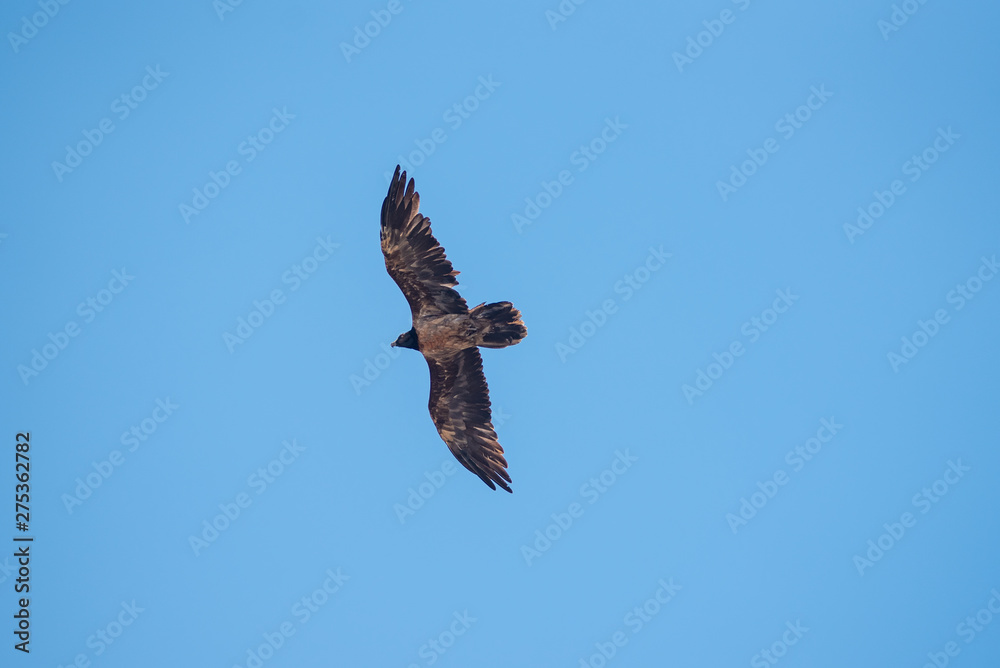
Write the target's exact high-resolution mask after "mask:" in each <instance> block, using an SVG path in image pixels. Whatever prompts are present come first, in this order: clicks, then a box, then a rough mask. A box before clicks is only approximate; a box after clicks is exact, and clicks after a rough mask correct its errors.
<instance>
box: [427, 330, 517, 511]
mask: <svg viewBox="0 0 1000 668" xmlns="http://www.w3.org/2000/svg"><path fill="white" fill-rule="evenodd" d="M425 358H426V359H427V366H429V367H430V370H431V396H430V401H429V402H428V408H429V409H430V412H431V419H432V420H434V425H435V426H436V427H437V430H438V433H439V434H440V435H441V438H442V439H443V440H444V442H445V443H447V444H448V449H449V450H451V453H452V454H453V455H455V458H456V459H457V460H458V461H460V462H461V463H462V466H464V467H465V468H467V469H469V470H470V471H472V472H473V473H475V474H476V475H477V476H479V477H480V478H481V479H482V481H483V482H485V483H486V484H487V485H489V487H490V489H496V486H497V485H499V486H500V488H501V489H503V490H506V491H508V492H510V491H512V490H511V488H510V486H509V485H508V483H510V482H511V479H510V476H509V475H508V474H507V470H506V469H507V460H506V459H504V456H503V448H502V447H501V446H500V443H499V441H498V440H497V433H496V431H495V430H494V429H493V422H492V420H493V415H492V413H491V411H490V390H489V387H487V385H486V376H484V375H483V358H482V357H481V356H480V354H479V349H478V348H466V349H465V350H460V351H457V352H453V353H448V354H447V355H442V356H434V357H428V356H426V355H425Z"/></svg>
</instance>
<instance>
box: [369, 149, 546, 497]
mask: <svg viewBox="0 0 1000 668" xmlns="http://www.w3.org/2000/svg"><path fill="white" fill-rule="evenodd" d="M419 209H420V195H419V194H417V192H416V190H415V189H414V185H413V179H410V182H409V184H407V182H406V172H403V173H402V174H400V173H399V165H396V172H395V174H393V177H392V183H391V184H390V185H389V194H388V195H386V197H385V201H383V202H382V253H383V254H384V255H385V268H386V269H387V270H388V272H389V275H390V276H391V277H392V280H394V281H396V284H397V285H398V286H399V289H400V290H402V291H403V296H405V297H406V301H407V302H409V304H410V312H411V314H412V316H413V326H412V327H411V328H410V331H408V332H404V333H402V334H400V335H399V337H398V338H397V339H396V340H395V341H394V342H393V343H392V344H391V345H392V346H394V347H396V346H398V347H401V348H412V349H413V350H419V351H420V352H421V353H422V354H423V356H424V359H426V360H427V366H428V367H430V371H431V396H430V401H428V404H427V407H428V409H430V413H431V419H432V420H433V421H434V426H435V427H437V430H438V434H440V435H441V438H442V440H444V442H445V443H446V444H447V445H448V449H449V450H451V453H452V454H453V455H455V458H456V459H458V461H460V462H461V463H462V465H463V466H464V467H465V468H467V469H469V470H470V471H472V472H473V473H475V474H476V475H477V476H479V477H480V478H481V479H482V481H483V482H485V483H486V484H487V485H489V487H490V489H496V486H497V485H499V486H500V488H501V489H504V490H506V491H508V492H510V491H511V489H510V485H509V484H508V483H510V482H511V480H510V475H508V474H507V460H506V459H504V456H503V448H502V447H500V443H499V442H498V441H497V433H496V431H495V430H494V429H493V423H492V414H491V412H490V391H489V388H488V387H487V386H486V377H485V376H484V375H483V360H482V357H480V355H479V346H483V347H484V348H505V347H507V346H512V345H514V344H516V343H518V342H520V341H521V339H523V338H524V337H525V336H526V335H527V333H528V330H527V329H526V328H525V326H524V323H522V322H521V314H520V312H519V311H518V310H517V309H515V308H514V306H513V304H511V303H510V302H496V303H493V304H486V303H483V304H480V305H479V306H476V307H474V308H472V309H471V310H470V309H469V307H468V305H466V303H465V300H464V299H463V298H462V296H461V295H459V294H458V292H457V291H456V290H455V288H454V287H453V286H455V285H457V284H458V280H457V279H456V278H455V276H456V274H458V272H457V271H455V270H454V269H453V268H452V266H451V262H449V261H448V259H447V258H446V257H445V254H444V249H443V248H442V247H441V244H439V243H438V241H437V239H435V238H434V235H433V234H431V221H430V219H428V218H426V217H424V216H423V215H421V214H420V211H419Z"/></svg>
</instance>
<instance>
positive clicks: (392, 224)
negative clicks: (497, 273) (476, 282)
mask: <svg viewBox="0 0 1000 668" xmlns="http://www.w3.org/2000/svg"><path fill="white" fill-rule="evenodd" d="M382 253H383V254H384V255H385V268H386V270H388V272H389V275H390V276H392V280H394V281H396V285H398V286H399V289H400V290H402V291H403V295H404V296H405V297H406V301H407V302H408V303H409V304H410V312H411V313H412V315H413V319H414V321H415V320H416V319H417V318H418V317H421V316H427V315H443V314H446V313H466V312H468V310H469V307H468V305H467V304H466V303H465V300H464V299H463V298H462V296H461V295H459V294H458V292H457V291H456V290H455V289H454V288H453V287H452V286H454V285H458V279H456V278H455V276H456V275H457V274H458V272H457V271H455V269H454V268H453V267H452V266H451V262H449V261H448V258H447V257H446V256H445V254H444V248H442V247H441V244H439V243H438V240H437V239H435V238H434V235H433V234H431V221H430V219H429V218H426V217H425V216H423V215H421V214H420V195H419V193H417V192H416V190H415V189H414V183H413V179H410V182H409V184H407V183H406V172H403V173H402V174H400V172H399V165H396V172H395V174H393V177H392V183H391V184H390V185H389V193H388V194H387V195H386V197H385V200H384V201H383V202H382Z"/></svg>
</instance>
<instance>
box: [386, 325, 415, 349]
mask: <svg viewBox="0 0 1000 668" xmlns="http://www.w3.org/2000/svg"><path fill="white" fill-rule="evenodd" d="M389 345H391V346H392V347H393V348H412V349H413V350H419V348H418V347H417V332H416V330H415V329H413V328H412V327H411V328H410V331H408V332H403V333H402V334H400V335H399V336H398V337H396V340H395V341H393V342H392V343H390V344H389Z"/></svg>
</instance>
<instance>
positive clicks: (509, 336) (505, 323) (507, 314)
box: [470, 302, 528, 348]
mask: <svg viewBox="0 0 1000 668" xmlns="http://www.w3.org/2000/svg"><path fill="white" fill-rule="evenodd" d="M470 314H471V315H472V318H473V320H475V321H476V324H477V325H478V326H479V345H480V346H483V347H484V348H506V347H507V346H512V345H514V344H516V343H519V342H520V341H521V339H523V338H524V337H525V336H527V335H528V329H527V328H526V327H525V326H524V323H523V322H521V312H520V311H518V310H517V309H516V308H514V305H513V304H511V303H510V302H495V303H493V304H480V305H479V306H476V307H475V308H473V309H472V311H471V312H470Z"/></svg>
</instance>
